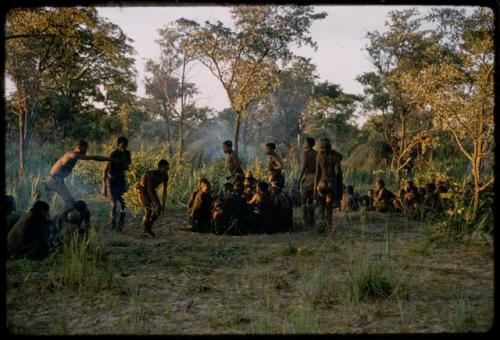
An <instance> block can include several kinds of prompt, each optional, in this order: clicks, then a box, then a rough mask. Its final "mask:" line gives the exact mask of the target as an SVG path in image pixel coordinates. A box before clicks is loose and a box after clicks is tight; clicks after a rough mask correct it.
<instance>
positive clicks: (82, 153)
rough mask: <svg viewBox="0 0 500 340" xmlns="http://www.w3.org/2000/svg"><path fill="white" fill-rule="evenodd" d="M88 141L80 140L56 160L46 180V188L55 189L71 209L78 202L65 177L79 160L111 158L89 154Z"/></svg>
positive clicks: (66, 206) (104, 159)
mask: <svg viewBox="0 0 500 340" xmlns="http://www.w3.org/2000/svg"><path fill="white" fill-rule="evenodd" d="M87 149H88V143H87V142H86V141H84V140H79V141H78V143H77V145H76V147H75V149H74V150H72V151H69V152H66V153H65V154H64V155H62V156H61V158H59V159H58V160H57V162H55V164H54V165H53V166H52V168H51V169H50V175H49V177H48V178H47V181H46V188H47V190H49V191H54V192H55V193H56V194H57V195H58V196H59V197H61V199H62V200H63V201H64V204H65V209H64V210H68V209H71V207H72V206H73V204H74V203H75V202H76V200H75V198H74V197H73V194H72V193H71V192H70V191H69V189H68V187H67V186H66V184H65V183H64V179H65V178H66V177H68V176H69V175H71V172H72V171H73V168H74V167H75V165H76V163H77V162H78V160H91V161H98V162H106V161H109V160H110V159H109V158H108V157H103V156H91V155H87Z"/></svg>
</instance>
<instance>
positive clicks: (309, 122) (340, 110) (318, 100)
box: [301, 81, 361, 154]
mask: <svg viewBox="0 0 500 340" xmlns="http://www.w3.org/2000/svg"><path fill="white" fill-rule="evenodd" d="M360 101H361V97H359V96H356V95H353V94H348V93H345V92H344V91H342V89H341V88H340V86H339V85H337V84H332V83H330V82H328V81H325V82H322V83H319V84H317V85H315V86H314V95H313V98H312V99H311V100H310V101H309V104H308V106H307V107H306V108H305V110H304V111H303V113H302V118H301V120H302V122H303V129H304V130H303V132H304V133H305V134H306V135H309V136H314V137H327V138H329V139H331V141H332V145H333V146H334V147H335V148H336V149H337V150H340V151H341V153H343V154H346V153H348V152H349V151H350V149H351V148H352V147H353V146H354V145H353V141H354V139H353V137H354V136H355V135H356V133H357V130H358V129H357V127H356V125H355V123H354V122H353V118H354V113H355V112H356V109H357V106H358V103H359V102H360Z"/></svg>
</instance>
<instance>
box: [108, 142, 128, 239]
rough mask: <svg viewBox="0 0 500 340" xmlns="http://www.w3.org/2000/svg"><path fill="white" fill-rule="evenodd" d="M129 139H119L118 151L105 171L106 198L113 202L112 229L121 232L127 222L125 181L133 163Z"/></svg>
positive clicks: (112, 156) (112, 155)
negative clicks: (117, 214)
mask: <svg viewBox="0 0 500 340" xmlns="http://www.w3.org/2000/svg"><path fill="white" fill-rule="evenodd" d="M127 147H128V139H127V138H125V137H120V138H118V142H117V147H116V150H114V151H113V152H112V153H111V154H110V155H109V158H110V161H109V162H108V165H107V166H106V170H104V196H107V197H109V198H110V200H111V212H110V218H111V229H115V228H117V229H118V230H121V229H122V228H123V223H124V220H125V200H124V199H123V194H124V193H125V192H126V191H127V181H126V179H125V171H127V170H128V169H129V167H130V164H131V163H132V159H131V156H130V151H128V150H127ZM117 202H120V210H121V211H120V218H119V220H118V225H117V224H116V206H117Z"/></svg>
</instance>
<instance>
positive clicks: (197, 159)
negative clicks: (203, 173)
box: [185, 120, 232, 167]
mask: <svg viewBox="0 0 500 340" xmlns="http://www.w3.org/2000/svg"><path fill="white" fill-rule="evenodd" d="M231 130H232V129H231V126H230V125H229V123H228V122H227V121H225V120H213V121H209V122H207V123H205V124H204V126H200V127H198V128H197V129H196V130H195V131H193V132H192V133H191V134H190V135H189V136H188V138H187V141H188V146H187V148H186V152H185V157H186V160H188V161H190V162H191V163H192V164H193V165H194V166H196V167H199V166H201V165H202V164H203V163H205V164H206V163H210V162H211V161H213V160H214V159H215V158H220V157H224V154H223V152H222V142H224V141H225V140H228V139H229V140H232V131H231Z"/></svg>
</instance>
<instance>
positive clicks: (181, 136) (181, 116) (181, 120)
mask: <svg viewBox="0 0 500 340" xmlns="http://www.w3.org/2000/svg"><path fill="white" fill-rule="evenodd" d="M185 80H186V57H184V59H183V61H182V79H181V112H180V114H179V158H181V159H182V151H183V149H184V133H183V132H184V131H183V124H184V105H185V92H186V88H185V86H186V84H185Z"/></svg>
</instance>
